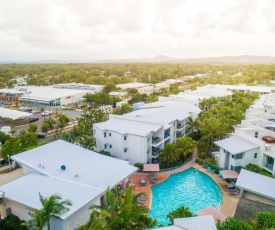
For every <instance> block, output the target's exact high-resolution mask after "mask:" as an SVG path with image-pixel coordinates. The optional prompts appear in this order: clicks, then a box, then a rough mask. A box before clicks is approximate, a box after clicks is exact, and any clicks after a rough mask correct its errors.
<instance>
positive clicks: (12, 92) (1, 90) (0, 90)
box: [0, 88, 24, 94]
mask: <svg viewBox="0 0 275 230" xmlns="http://www.w3.org/2000/svg"><path fill="white" fill-rule="evenodd" d="M0 93H11V94H22V93H24V92H21V91H18V90H15V89H7V88H4V89H0Z"/></svg>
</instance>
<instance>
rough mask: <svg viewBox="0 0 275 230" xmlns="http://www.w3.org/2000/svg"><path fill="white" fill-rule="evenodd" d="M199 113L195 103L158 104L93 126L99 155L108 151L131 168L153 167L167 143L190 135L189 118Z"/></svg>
mask: <svg viewBox="0 0 275 230" xmlns="http://www.w3.org/2000/svg"><path fill="white" fill-rule="evenodd" d="M199 113H200V109H199V108H198V107H196V106H194V105H193V104H191V103H187V102H182V101H158V102H154V103H149V104H144V105H142V104H141V105H140V106H139V107H138V108H137V110H135V111H133V112H131V113H127V114H125V115H121V116H119V115H111V116H110V119H109V120H108V121H106V122H101V123H96V124H94V126H93V129H94V137H95V139H96V151H100V150H102V149H104V150H106V151H108V152H110V153H111V155H112V156H115V157H117V158H119V159H123V160H129V161H130V163H131V164H135V163H138V162H139V163H147V162H150V163H151V162H152V161H153V160H154V159H156V158H157V157H158V154H159V152H160V150H161V149H163V148H164V146H165V145H166V144H167V143H173V142H175V141H176V140H177V139H178V138H180V137H183V136H186V135H187V134H189V132H190V131H191V130H190V129H189V120H188V118H189V117H191V118H193V119H195V118H196V117H197V116H198V114H199Z"/></svg>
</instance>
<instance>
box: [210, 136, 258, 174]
mask: <svg viewBox="0 0 275 230" xmlns="http://www.w3.org/2000/svg"><path fill="white" fill-rule="evenodd" d="M214 144H215V145H217V146H219V147H220V151H219V155H218V157H216V158H218V165H219V167H221V168H223V169H225V170H227V169H230V170H239V169H240V168H241V167H245V166H246V165H248V164H249V163H252V164H258V161H259V150H260V146H259V145H257V144H254V143H253V142H250V141H248V140H246V139H244V138H242V137H239V136H232V137H229V138H226V139H223V140H220V141H216V142H214Z"/></svg>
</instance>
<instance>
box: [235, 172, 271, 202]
mask: <svg viewBox="0 0 275 230" xmlns="http://www.w3.org/2000/svg"><path fill="white" fill-rule="evenodd" d="M236 186H237V187H238V188H240V189H241V193H240V196H241V197H243V198H245V199H249V200H253V201H256V202H259V203H264V204H268V205H272V206H275V179H273V178H270V177H267V176H263V175H261V174H258V173H254V172H251V171H248V170H245V169H242V170H241V172H240V175H239V177H238V179H237V182H236Z"/></svg>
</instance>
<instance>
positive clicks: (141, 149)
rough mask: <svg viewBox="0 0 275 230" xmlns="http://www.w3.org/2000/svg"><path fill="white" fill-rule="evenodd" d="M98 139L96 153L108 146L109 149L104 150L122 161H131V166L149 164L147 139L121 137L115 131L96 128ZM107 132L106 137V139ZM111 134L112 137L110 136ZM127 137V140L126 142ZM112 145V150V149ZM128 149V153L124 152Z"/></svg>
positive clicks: (131, 136) (95, 135) (141, 137)
mask: <svg viewBox="0 0 275 230" xmlns="http://www.w3.org/2000/svg"><path fill="white" fill-rule="evenodd" d="M94 130H95V134H94V137H95V138H96V148H95V150H96V151H100V150H102V149H104V145H105V144H106V146H107V148H105V149H104V150H106V151H108V152H110V153H111V155H112V156H114V157H116V158H118V159H122V160H129V161H130V163H131V164H135V163H147V147H149V146H148V144H147V137H144V136H137V135H131V134H128V135H121V134H120V133H117V132H114V131H110V130H109V131H102V130H100V129H98V128H97V127H95V126H94ZM104 132H106V137H104ZM109 134H111V136H109ZM124 136H126V140H124ZM110 145H112V148H110ZM124 149H127V150H126V151H127V152H124Z"/></svg>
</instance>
